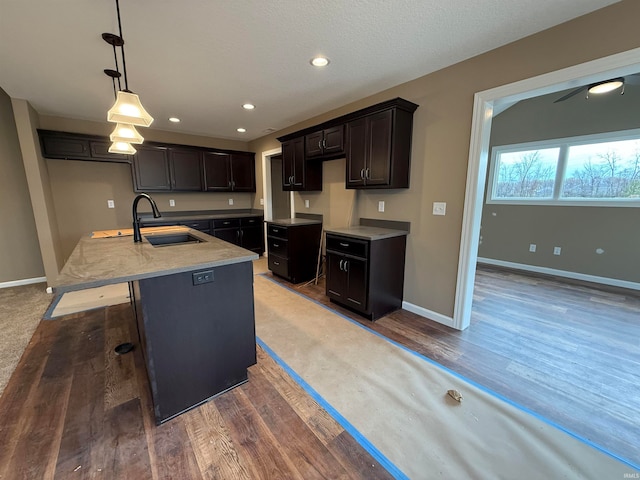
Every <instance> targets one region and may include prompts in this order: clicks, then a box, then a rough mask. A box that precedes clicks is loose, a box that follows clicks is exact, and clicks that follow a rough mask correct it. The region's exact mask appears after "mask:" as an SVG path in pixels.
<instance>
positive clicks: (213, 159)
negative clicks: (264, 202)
mask: <svg viewBox="0 0 640 480" xmlns="http://www.w3.org/2000/svg"><path fill="white" fill-rule="evenodd" d="M203 169H204V190H206V191H209V192H216V191H217V192H255V191H256V174H255V170H256V167H255V155H254V154H253V153H217V152H204V153H203Z"/></svg>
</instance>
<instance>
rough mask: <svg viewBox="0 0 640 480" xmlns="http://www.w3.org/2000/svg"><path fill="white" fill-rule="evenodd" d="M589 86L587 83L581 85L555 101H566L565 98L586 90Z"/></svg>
mask: <svg viewBox="0 0 640 480" xmlns="http://www.w3.org/2000/svg"><path fill="white" fill-rule="evenodd" d="M587 88H588V85H585V86H584V87H579V88H576V89H575V90H571V91H570V92H569V93H567V94H566V95H565V96H564V97H560V98H559V99H557V100H555V101H554V102H553V103H558V102H564V101H565V100H567V99H568V98H571V97H573V96H574V95H577V94H579V93H580V92H583V91H585V90H586V89H587Z"/></svg>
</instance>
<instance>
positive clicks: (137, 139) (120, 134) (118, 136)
mask: <svg viewBox="0 0 640 480" xmlns="http://www.w3.org/2000/svg"><path fill="white" fill-rule="evenodd" d="M109 139H110V140H111V141H112V142H127V143H142V142H144V138H143V137H142V135H140V134H139V133H138V131H137V130H136V127H134V126H133V125H131V124H129V123H118V124H117V125H116V128H115V130H114V131H113V132H112V133H111V135H110V136H109Z"/></svg>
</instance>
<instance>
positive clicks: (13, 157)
mask: <svg viewBox="0 0 640 480" xmlns="http://www.w3.org/2000/svg"><path fill="white" fill-rule="evenodd" d="M0 172H2V174H1V175H0V283H4V282H14V281H18V280H27V279H34V278H39V277H42V276H44V267H43V265H42V256H41V255H40V247H39V245H38V233H37V231H36V223H35V220H34V218H33V209H32V208H31V199H30V197H29V187H28V185H27V177H26V175H25V172H24V165H23V163H22V154H21V153H20V143H19V141H18V132H17V130H16V123H15V120H14V117H13V109H12V108H11V99H10V98H9V96H8V95H7V94H6V93H5V92H4V90H2V89H1V88H0Z"/></svg>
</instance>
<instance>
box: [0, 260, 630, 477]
mask: <svg viewBox="0 0 640 480" xmlns="http://www.w3.org/2000/svg"><path fill="white" fill-rule="evenodd" d="M267 275H268V276H270V277H271V278H273V279H274V280H276V281H280V282H281V283H285V284H287V283H286V282H284V281H282V280H279V279H278V278H277V277H273V276H271V274H270V273H268V274H267ZM287 286H289V287H291V288H294V289H295V290H297V291H298V292H300V293H302V294H303V295H307V296H308V297H310V298H313V299H314V300H316V301H318V302H321V303H324V304H327V305H330V307H331V308H332V309H334V310H337V311H339V312H340V313H342V314H344V315H346V316H348V317H350V318H353V319H354V320H356V321H358V322H359V323H361V324H362V325H365V326H366V327H367V328H370V329H372V330H375V331H377V332H379V333H381V334H383V335H385V336H387V337H388V338H390V339H392V340H394V341H396V342H398V343H400V344H403V345H405V346H406V347H408V348H410V349H412V350H415V351H417V352H419V353H421V354H423V355H426V356H428V357H430V358H432V359H434V360H436V361H438V362H439V363H441V364H443V365H445V366H447V367H449V368H451V369H452V370H454V371H456V372H458V373H460V374H462V375H464V376H466V377H467V378H469V379H471V380H474V381H476V382H477V383H479V384H481V385H483V386H485V387H487V388H489V389H491V390H493V391H495V392H497V393H499V394H501V395H503V396H505V397H506V398H508V399H510V400H512V401H514V402H516V403H518V404H520V405H523V406H525V407H527V408H530V409H531V410H533V411H534V412H536V413H538V414H539V415H542V416H543V417H546V418H548V419H550V420H552V421H553V422H556V423H558V424H560V425H562V426H564V427H565V428H568V429H569V430H571V431H573V432H575V433H577V434H578V435H580V436H582V437H584V438H586V439H588V440H590V441H592V442H595V443H596V444H598V445H600V446H602V447H604V448H606V449H608V450H609V451H611V452H613V453H615V454H617V455H619V456H621V457H623V458H626V459H628V460H630V461H632V462H634V463H636V464H639V463H640V447H639V446H640V430H639V425H640V413H639V412H640V396H639V395H638V385H639V383H640V381H639V380H640V349H639V348H638V343H639V342H638V339H639V338H640V321H639V319H640V299H638V298H637V297H631V296H625V295H621V294H616V293H607V292H601V291H598V290H594V289H591V288H589V287H587V286H580V285H569V284H564V283H562V282H558V281H554V280H552V279H544V278H532V277H527V276H522V275H518V274H514V273H509V272H505V271H500V270H493V269H480V270H479V272H478V276H477V281H476V290H475V298H474V306H473V310H474V313H473V318H472V325H471V327H470V328H469V329H467V330H466V331H464V332H458V331H455V330H452V329H450V328H447V327H445V326H442V325H440V324H437V323H435V322H432V321H429V320H427V319H425V318H422V317H419V316H417V315H414V314H411V313H409V312H407V311H398V312H394V313H393V314H391V315H388V316H386V317H384V318H381V319H380V320H378V321H376V322H370V321H368V320H366V319H364V318H362V317H359V316H358V315H356V314H353V313H351V312H349V311H348V310H345V309H343V308H341V307H339V306H337V305H335V304H330V302H329V301H328V300H327V297H326V296H325V295H324V283H323V282H322V280H321V282H320V283H319V285H313V284H312V285H307V286H304V285H296V286H293V285H289V284H287ZM135 335H136V333H135V327H134V324H133V318H132V315H131V312H130V310H129V306H128V305H120V306H114V307H109V308H106V309H101V310H95V311H91V312H85V313H82V314H74V315H69V316H67V317H64V318H63V319H59V320H56V321H43V322H41V323H40V325H39V326H38V328H37V330H36V332H35V334H34V337H33V339H32V341H31V343H30V344H29V346H28V348H27V350H26V352H25V354H24V356H23V357H22V359H21V361H20V364H19V365H18V369H17V370H16V372H15V374H14V375H13V376H12V377H11V379H10V381H9V384H8V385H7V388H6V390H5V392H4V394H3V396H2V397H1V398H0V445H1V446H2V448H0V478H1V479H3V480H5V479H14V478H16V479H17V478H20V479H24V478H28V479H42V478H47V479H49V478H60V479H73V478H105V479H107V478H108V479H114V478H127V479H129V478H135V479H136V480H142V479H146V478H154V479H164V478H167V479H169V478H172V479H175V478H180V479H183V478H184V479H200V478H203V479H205V478H206V479H209V478H212V479H213V478H220V479H231V478H239V479H242V478H247V479H263V478H264V479H267V478H268V479H270V478H304V479H307V478H363V479H365V478H366V479H378V478H379V479H385V478H391V476H390V475H389V474H388V473H387V472H386V471H385V470H384V469H383V468H382V467H380V466H379V465H378V464H377V462H376V461H375V460H374V459H373V458H372V457H371V456H370V455H369V454H368V453H367V452H366V451H365V450H363V448H362V447H361V446H360V445H359V444H357V442H356V441H355V440H354V439H353V437H351V436H350V435H349V434H348V433H347V432H346V431H344V429H343V428H342V427H341V426H340V425H339V424H337V423H336V422H335V421H334V420H333V419H332V418H331V417H330V416H328V414H327V413H326V412H325V411H324V410H323V409H322V408H321V407H319V405H318V404H317V403H316V402H315V401H314V400H313V399H312V398H311V397H310V396H309V395H307V394H306V392H304V391H303V390H302V389H301V388H300V387H299V386H298V385H297V384H296V383H295V382H294V381H293V380H292V379H291V378H290V377H289V376H288V375H287V374H286V372H284V370H282V368H280V367H279V366H278V365H277V364H276V363H275V362H274V361H273V360H272V359H271V358H270V357H269V356H268V355H267V354H265V353H264V352H263V351H262V350H261V349H260V348H258V364H257V365H256V366H254V367H251V368H250V370H249V376H250V380H249V382H248V383H246V384H244V385H242V386H240V387H238V388H235V389H233V390H231V391H230V392H227V393H226V394H224V395H221V396H220V397H218V398H216V399H214V400H212V401H210V402H208V403H206V404H204V405H202V406H200V407H198V408H196V409H194V410H192V411H190V412H187V413H185V414H183V415H181V416H179V417H177V418H175V419H173V420H171V421H169V422H167V423H166V424H164V425H162V426H160V427H157V426H155V424H154V420H153V418H154V417H153V414H152V405H151V399H150V394H149V390H148V384H147V378H146V372H145V370H144V365H143V363H142V358H141V352H140V351H139V350H138V349H136V350H134V352H133V353H132V354H127V355H122V356H118V355H115V354H114V353H113V346H114V345H117V344H118V343H121V342H123V341H127V340H130V339H132V338H135Z"/></svg>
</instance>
